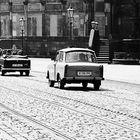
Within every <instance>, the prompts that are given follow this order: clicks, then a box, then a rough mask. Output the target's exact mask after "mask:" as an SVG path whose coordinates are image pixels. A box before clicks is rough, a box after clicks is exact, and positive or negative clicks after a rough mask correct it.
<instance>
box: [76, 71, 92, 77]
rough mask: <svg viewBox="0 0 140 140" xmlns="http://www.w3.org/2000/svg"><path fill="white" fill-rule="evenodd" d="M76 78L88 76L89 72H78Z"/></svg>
mask: <svg viewBox="0 0 140 140" xmlns="http://www.w3.org/2000/svg"><path fill="white" fill-rule="evenodd" d="M77 74H78V76H90V75H91V72H90V71H78V73H77Z"/></svg>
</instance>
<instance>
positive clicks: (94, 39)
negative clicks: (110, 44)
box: [89, 21, 100, 55]
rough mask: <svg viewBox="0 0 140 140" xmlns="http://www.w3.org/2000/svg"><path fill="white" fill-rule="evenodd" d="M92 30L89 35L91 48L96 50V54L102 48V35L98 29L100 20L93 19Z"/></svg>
mask: <svg viewBox="0 0 140 140" xmlns="http://www.w3.org/2000/svg"><path fill="white" fill-rule="evenodd" d="M91 27H92V29H91V31H90V37H89V48H90V49H92V50H93V51H95V53H96V55H98V53H99V49H100V35H99V29H98V22H96V21H92V22H91Z"/></svg>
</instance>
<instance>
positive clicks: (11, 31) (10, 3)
mask: <svg viewBox="0 0 140 140" xmlns="http://www.w3.org/2000/svg"><path fill="white" fill-rule="evenodd" d="M12 6H13V2H12V0H9V12H10V36H11V48H12V44H13V21H12V9H13V8H12Z"/></svg>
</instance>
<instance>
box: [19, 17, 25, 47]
mask: <svg viewBox="0 0 140 140" xmlns="http://www.w3.org/2000/svg"><path fill="white" fill-rule="evenodd" d="M19 22H20V28H21V36H22V45H21V49H23V34H24V22H25V20H24V18H20V20H19Z"/></svg>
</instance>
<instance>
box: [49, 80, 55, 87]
mask: <svg viewBox="0 0 140 140" xmlns="http://www.w3.org/2000/svg"><path fill="white" fill-rule="evenodd" d="M49 86H50V87H54V81H52V80H50V79H49Z"/></svg>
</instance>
